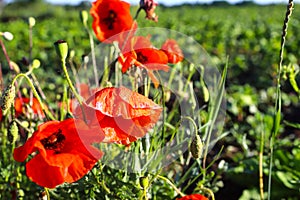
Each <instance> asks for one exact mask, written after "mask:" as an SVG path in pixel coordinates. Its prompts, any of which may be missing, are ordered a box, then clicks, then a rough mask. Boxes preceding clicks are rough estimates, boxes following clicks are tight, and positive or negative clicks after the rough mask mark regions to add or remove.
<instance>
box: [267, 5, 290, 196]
mask: <svg viewBox="0 0 300 200" xmlns="http://www.w3.org/2000/svg"><path fill="white" fill-rule="evenodd" d="M293 7H294V2H293V0H289V3H288V5H287V11H286V14H285V19H284V24H283V27H282V36H281V47H280V52H279V65H278V69H277V79H276V81H277V85H276V102H275V113H274V116H273V127H272V132H271V138H270V164H269V177H268V200H270V199H271V184H272V169H273V156H274V155H273V152H274V142H275V140H276V136H277V134H278V132H279V127H280V121H281V83H280V80H281V78H280V76H281V73H282V62H283V52H284V45H285V40H286V35H287V29H288V23H289V20H290V17H291V15H292V11H293Z"/></svg>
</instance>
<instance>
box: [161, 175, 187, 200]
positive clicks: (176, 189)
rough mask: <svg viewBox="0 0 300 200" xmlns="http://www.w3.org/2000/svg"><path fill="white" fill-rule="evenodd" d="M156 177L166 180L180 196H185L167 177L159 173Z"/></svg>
mask: <svg viewBox="0 0 300 200" xmlns="http://www.w3.org/2000/svg"><path fill="white" fill-rule="evenodd" d="M157 178H160V179H162V180H164V181H166V182H167V183H168V184H169V185H170V186H171V187H172V188H173V189H174V190H175V191H176V192H177V193H178V194H179V195H180V196H181V197H183V196H185V195H184V194H183V193H182V192H181V191H180V190H179V189H178V188H177V187H176V186H175V185H174V184H173V183H172V182H171V181H170V180H169V179H168V178H166V177H163V176H161V175H157Z"/></svg>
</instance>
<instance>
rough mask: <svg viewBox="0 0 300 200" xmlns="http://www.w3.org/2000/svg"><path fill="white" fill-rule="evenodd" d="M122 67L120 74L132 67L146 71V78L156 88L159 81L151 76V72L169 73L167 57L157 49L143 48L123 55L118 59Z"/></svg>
mask: <svg viewBox="0 0 300 200" xmlns="http://www.w3.org/2000/svg"><path fill="white" fill-rule="evenodd" d="M119 62H120V63H121V65H122V72H123V73H125V72H126V71H127V70H128V69H129V68H130V67H131V66H132V65H135V66H136V67H140V68H144V69H146V70H147V73H148V76H149V77H150V79H151V80H152V82H153V83H154V86H155V87H156V88H157V87H158V86H159V81H158V80H157V78H156V77H155V75H154V74H153V70H163V71H166V72H167V71H169V66H168V65H167V63H168V57H167V55H166V54H165V53H164V52H163V51H161V50H158V49H154V48H145V49H138V50H135V51H131V52H128V53H125V54H124V55H123V57H119Z"/></svg>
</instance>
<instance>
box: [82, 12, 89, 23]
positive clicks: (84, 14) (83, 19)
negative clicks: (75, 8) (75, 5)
mask: <svg viewBox="0 0 300 200" xmlns="http://www.w3.org/2000/svg"><path fill="white" fill-rule="evenodd" d="M88 18H89V14H88V12H87V11H86V10H82V11H80V19H81V22H82V23H83V25H84V26H87V21H88Z"/></svg>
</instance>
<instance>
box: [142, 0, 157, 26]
mask: <svg viewBox="0 0 300 200" xmlns="http://www.w3.org/2000/svg"><path fill="white" fill-rule="evenodd" d="M157 5H158V3H156V2H154V0H140V9H143V10H145V12H146V19H149V20H152V21H155V22H157V21H158V16H157V15H156V13H155V12H154V11H155V8H156V6H157Z"/></svg>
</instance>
